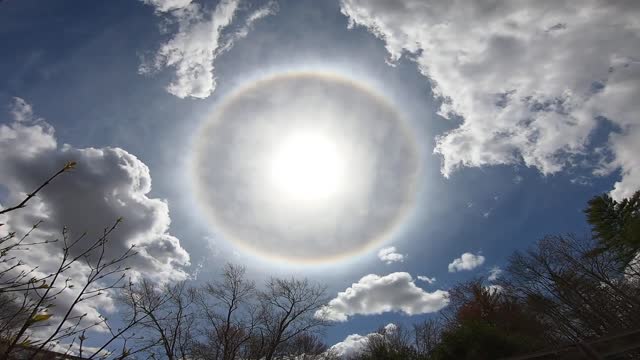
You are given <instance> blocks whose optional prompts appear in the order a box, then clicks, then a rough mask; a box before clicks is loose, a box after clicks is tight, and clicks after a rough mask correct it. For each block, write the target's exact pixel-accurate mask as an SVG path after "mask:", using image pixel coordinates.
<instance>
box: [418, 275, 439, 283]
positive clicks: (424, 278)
mask: <svg viewBox="0 0 640 360" xmlns="http://www.w3.org/2000/svg"><path fill="white" fill-rule="evenodd" d="M417 278H418V280H420V281H424V282H426V283H427V284H429V285H431V284H433V283H434V282H436V278H435V277H428V276H422V275H418V276H417Z"/></svg>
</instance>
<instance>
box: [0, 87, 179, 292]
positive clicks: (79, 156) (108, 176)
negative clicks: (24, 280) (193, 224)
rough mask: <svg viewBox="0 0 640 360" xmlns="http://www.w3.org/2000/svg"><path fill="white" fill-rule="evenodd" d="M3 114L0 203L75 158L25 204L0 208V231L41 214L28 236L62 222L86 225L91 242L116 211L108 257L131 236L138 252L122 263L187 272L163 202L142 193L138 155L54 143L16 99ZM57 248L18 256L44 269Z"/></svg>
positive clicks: (146, 188) (145, 174) (145, 184)
mask: <svg viewBox="0 0 640 360" xmlns="http://www.w3.org/2000/svg"><path fill="white" fill-rule="evenodd" d="M10 114H11V117H12V119H11V120H10V121H8V122H6V123H5V124H2V125H0V184H2V185H3V186H4V187H6V190H7V193H8V197H7V198H6V199H2V204H1V206H2V207H8V206H12V205H14V204H17V203H19V202H20V201H21V200H22V199H23V198H24V197H25V196H26V194H27V193H28V192H30V191H32V190H34V189H35V188H37V187H38V186H39V185H40V184H41V183H42V182H43V181H44V180H45V179H47V178H48V177H49V176H51V175H52V174H53V173H55V172H56V171H57V170H58V169H59V168H61V167H62V166H63V165H64V164H65V163H66V162H67V161H76V162H77V163H78V165H77V168H76V169H74V170H73V171H72V172H71V173H67V174H64V175H63V176H62V177H61V178H59V179H56V181H54V182H52V183H51V184H50V185H49V186H47V187H46V188H45V189H44V190H43V191H42V192H40V193H39V194H38V196H37V197H35V198H33V199H32V200H31V201H30V202H29V203H28V206H27V207H26V208H24V209H20V210H18V211H14V212H11V213H8V214H5V215H3V216H2V219H0V223H5V225H4V226H3V227H2V228H1V230H2V231H3V232H11V231H15V232H16V234H18V235H20V234H24V233H26V232H27V231H28V230H29V229H30V228H31V226H32V225H33V224H34V223H36V222H37V221H39V220H44V223H43V224H42V225H40V226H39V228H38V230H37V231H36V232H35V233H34V234H32V235H31V236H32V237H36V238H38V239H42V240H46V239H50V240H53V239H55V238H59V236H60V232H61V230H62V228H63V227H64V226H67V227H68V228H69V229H70V234H71V238H74V237H76V236H78V235H80V234H81V233H83V232H85V231H86V232H88V236H87V238H86V241H87V242H90V241H94V240H95V239H96V237H98V236H100V235H101V234H102V231H103V229H104V228H106V227H109V226H110V225H111V224H113V222H115V220H116V219H118V218H119V217H122V218H123V219H124V221H123V222H122V224H121V225H120V226H119V227H118V229H117V230H116V231H115V232H114V233H113V235H112V236H111V241H110V243H109V247H108V249H107V251H108V253H107V256H108V257H111V258H114V257H116V256H117V255H119V254H121V253H123V252H124V251H126V249H128V248H129V246H131V245H134V244H135V245H136V251H137V252H138V255H137V256H135V257H134V258H132V259H131V263H130V264H129V265H130V266H131V267H132V269H133V270H134V271H135V272H137V273H138V274H140V275H142V276H145V277H147V278H150V279H154V280H158V281H173V280H182V279H185V278H186V277H187V273H186V272H185V271H184V270H183V267H185V266H188V265H189V254H188V253H187V252H186V251H185V250H184V249H183V248H182V247H181V246H180V241H179V240H178V239H177V238H176V237H174V236H172V235H171V234H170V233H169V225H170V223H171V220H170V217H169V208H168V205H167V203H166V202H165V201H164V200H161V199H157V198H150V197H149V196H148V193H149V192H150V191H151V176H150V174H149V168H148V167H147V166H146V165H145V164H144V163H143V162H142V161H140V160H139V159H138V158H136V157H135V156H134V155H132V154H130V153H128V152H127V151H125V150H123V149H120V148H111V147H105V148H75V147H73V146H71V145H68V144H64V145H62V146H59V145H58V141H57V139H56V137H55V133H54V129H53V127H52V126H51V125H49V124H48V123H47V122H45V121H44V120H43V119H41V118H37V117H35V116H34V115H33V109H32V108H31V106H30V105H29V104H28V103H27V102H26V101H24V100H23V99H20V98H15V99H14V103H13V105H12V107H11V111H10ZM81 247H82V244H80V246H79V247H78V248H81ZM36 250H39V251H36ZM59 254H60V248H59V244H49V245H47V246H42V247H34V249H32V250H31V251H29V252H26V253H25V256H26V257H27V259H25V260H26V261H28V262H30V263H31V264H37V265H40V270H41V271H45V272H46V271H49V270H48V269H47V266H49V265H51V266H55V265H57V261H59V258H58V256H59Z"/></svg>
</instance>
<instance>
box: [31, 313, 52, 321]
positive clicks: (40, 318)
mask: <svg viewBox="0 0 640 360" xmlns="http://www.w3.org/2000/svg"><path fill="white" fill-rule="evenodd" d="M50 317H51V314H38V315H34V316H33V317H32V318H31V321H32V322H38V321H45V320H49V318H50Z"/></svg>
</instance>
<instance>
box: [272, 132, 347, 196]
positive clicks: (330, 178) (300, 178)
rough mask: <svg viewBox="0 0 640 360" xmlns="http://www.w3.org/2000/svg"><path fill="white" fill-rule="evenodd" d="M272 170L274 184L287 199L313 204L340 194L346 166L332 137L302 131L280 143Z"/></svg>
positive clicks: (291, 134) (294, 133)
mask: <svg viewBox="0 0 640 360" xmlns="http://www.w3.org/2000/svg"><path fill="white" fill-rule="evenodd" d="M268 171H269V174H268V176H269V180H270V182H271V185H272V186H273V188H274V189H275V190H276V191H277V192H278V193H279V194H280V195H281V196H284V199H283V200H288V201H293V202H303V203H307V204H313V203H318V202H326V201H329V200H331V199H332V198H335V197H336V196H337V195H338V194H339V193H340V190H341V189H342V188H343V185H344V172H345V164H344V161H343V156H341V153H340V149H339V146H338V144H337V143H336V142H335V141H334V140H332V139H331V137H330V136H329V134H322V133H320V132H318V131H313V130H301V131H293V132H291V133H290V134H288V135H286V136H284V139H283V140H282V141H281V142H279V143H278V144H276V146H275V148H274V151H273V154H272V155H271V161H270V166H269V168H268Z"/></svg>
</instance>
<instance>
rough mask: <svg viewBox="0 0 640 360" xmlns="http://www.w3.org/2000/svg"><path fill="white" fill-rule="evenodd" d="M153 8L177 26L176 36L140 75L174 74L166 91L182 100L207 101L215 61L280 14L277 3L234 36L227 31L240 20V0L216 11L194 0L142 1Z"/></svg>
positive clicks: (248, 20)
mask: <svg viewBox="0 0 640 360" xmlns="http://www.w3.org/2000/svg"><path fill="white" fill-rule="evenodd" d="M143 2H144V3H146V4H149V5H152V6H154V7H155V9H156V14H158V15H160V16H163V17H166V19H167V20H168V21H169V22H170V23H172V24H175V25H176V26H177V32H176V33H175V34H174V35H173V37H172V38H171V39H169V40H168V41H167V42H165V43H163V44H162V45H161V46H160V48H159V50H158V51H157V53H156V54H155V56H153V58H152V60H151V61H149V62H144V63H143V64H142V65H141V66H140V69H139V72H140V73H148V72H152V71H159V70H161V69H164V68H172V69H174V70H175V77H174V79H173V80H172V81H171V83H170V84H169V85H168V86H167V91H168V92H169V93H171V94H173V95H175V96H177V97H179V98H186V97H194V98H206V97H208V96H209V95H211V93H212V92H213V91H214V90H215V88H216V79H215V75H214V62H215V59H216V58H217V57H218V56H219V55H220V54H221V53H223V52H225V51H227V50H229V49H231V48H232V47H233V44H234V42H235V41H237V40H239V39H241V38H244V37H246V36H247V35H248V33H249V31H250V30H251V28H252V27H253V25H254V23H255V22H256V21H258V20H260V19H262V18H264V17H266V16H268V15H271V14H274V13H275V12H276V11H277V4H276V3H275V2H274V1H271V2H268V3H267V4H266V5H264V6H262V7H260V8H258V9H254V10H253V11H251V12H250V13H249V14H248V15H247V16H246V18H245V20H244V25H242V26H241V27H240V28H239V29H238V30H236V31H235V32H231V33H230V34H227V33H226V32H225V30H226V29H227V28H228V27H229V26H231V25H232V22H233V21H234V19H235V18H236V17H237V16H238V13H239V11H240V10H241V9H240V0H222V1H220V2H219V3H218V4H217V5H216V6H215V8H214V9H213V10H211V11H210V10H207V9H205V8H204V7H203V6H202V5H200V4H198V3H195V2H192V1H191V0H143Z"/></svg>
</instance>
